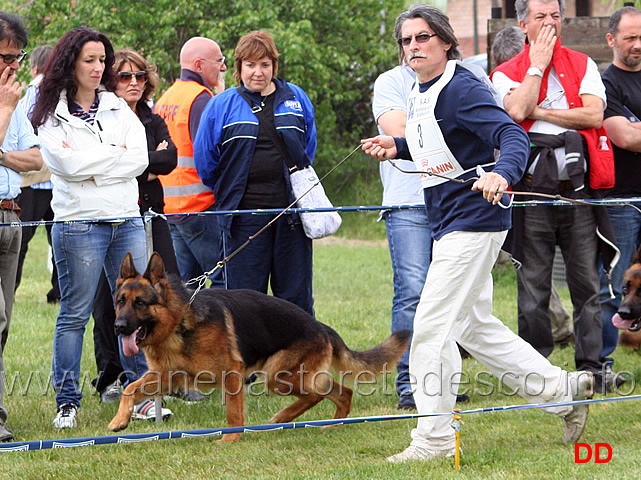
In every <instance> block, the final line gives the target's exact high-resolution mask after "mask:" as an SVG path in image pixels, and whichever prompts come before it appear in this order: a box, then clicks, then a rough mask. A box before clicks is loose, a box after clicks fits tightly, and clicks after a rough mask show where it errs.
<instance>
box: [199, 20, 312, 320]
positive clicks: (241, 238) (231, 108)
mask: <svg viewBox="0 0 641 480" xmlns="http://www.w3.org/2000/svg"><path fill="white" fill-rule="evenodd" d="M234 56H235V58H234V69H235V71H234V79H235V80H236V81H237V82H238V84H239V85H240V86H239V87H238V88H232V89H227V90H225V91H224V92H222V93H220V94H218V95H216V96H215V97H214V98H213V99H212V100H210V101H209V104H208V105H207V107H206V108H205V110H204V112H203V114H202V117H201V120H200V127H199V129H198V134H197V136H196V141H195V142H194V160H195V162H196V169H197V170H198V174H199V175H200V178H201V179H202V181H203V183H204V184H205V185H207V186H208V187H210V188H211V189H212V190H213V191H214V195H215V197H216V208H217V209H218V210H235V209H241V210H252V209H268V208H269V209H271V208H276V209H283V208H285V207H287V206H288V205H290V204H291V203H292V202H293V201H294V200H295V198H294V196H293V193H292V189H291V186H290V180H289V172H290V169H291V168H294V167H297V168H298V169H302V168H305V167H307V166H309V165H310V164H311V163H312V161H313V158H314V153H315V152H316V124H315V122H314V107H313V106H312V103H311V102H310V100H309V98H308V97H307V95H306V94H305V92H304V91H303V89H302V88H300V87H298V86H297V85H294V84H292V83H289V82H286V81H284V80H281V79H280V78H277V77H276V75H277V74H278V58H279V54H278V50H276V45H275V44H274V40H273V39H272V37H271V36H270V35H269V34H268V33H266V32H258V31H256V32H250V33H248V34H246V35H244V36H243V37H242V38H241V39H240V40H239V41H238V45H237V46H236V50H235V53H234ZM275 216H276V215H275V214H272V215H236V216H233V217H232V216H225V217H219V221H220V225H221V230H222V234H223V250H224V255H225V256H228V255H229V254H231V253H232V252H234V251H236V250H237V249H238V248H239V247H240V246H241V245H243V244H244V243H245V242H246V241H247V239H248V238H249V237H250V236H252V235H254V234H255V233H256V232H258V231H259V230H261V229H262V228H263V227H264V226H265V225H266V224H267V223H269V222H270V221H272V220H273V219H274V217H275ZM225 278H226V281H227V288H229V289H239V288H246V289H250V290H257V291H260V292H263V293H267V286H268V284H269V285H270V286H271V289H272V292H273V293H274V296H276V297H280V298H284V299H285V300H289V301H290V302H292V303H294V304H296V305H298V306H299V307H301V308H303V309H304V310H305V311H307V312H308V313H309V314H311V315H314V307H313V305H314V299H313V297H312V240H311V239H309V238H308V237H306V236H305V232H304V231H303V227H302V224H301V222H300V219H299V217H298V215H284V216H282V217H280V218H279V219H278V220H277V221H276V222H275V223H274V224H273V225H272V226H271V228H269V229H267V230H265V231H264V232H263V233H262V234H261V235H260V236H258V237H256V238H254V239H253V240H252V242H251V243H250V244H248V245H247V246H245V248H243V249H242V250H240V251H239V253H238V254H236V255H235V256H234V258H233V260H232V261H230V262H229V263H227V264H226V265H225Z"/></svg>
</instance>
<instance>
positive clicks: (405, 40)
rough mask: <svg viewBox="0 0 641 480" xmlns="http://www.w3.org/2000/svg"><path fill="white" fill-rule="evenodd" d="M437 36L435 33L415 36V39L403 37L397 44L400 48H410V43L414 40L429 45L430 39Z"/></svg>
mask: <svg viewBox="0 0 641 480" xmlns="http://www.w3.org/2000/svg"><path fill="white" fill-rule="evenodd" d="M435 36H436V34H435V33H419V34H418V35H414V37H401V38H399V39H398V40H396V42H397V43H398V45H399V46H400V47H409V46H410V43H412V38H414V40H416V43H427V42H429V41H430V38H432V37H435Z"/></svg>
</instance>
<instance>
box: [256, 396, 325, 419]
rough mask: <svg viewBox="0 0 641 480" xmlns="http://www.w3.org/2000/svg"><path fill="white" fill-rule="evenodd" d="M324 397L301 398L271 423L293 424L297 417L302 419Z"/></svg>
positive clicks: (276, 416)
mask: <svg viewBox="0 0 641 480" xmlns="http://www.w3.org/2000/svg"><path fill="white" fill-rule="evenodd" d="M322 399H323V397H319V396H316V395H309V396H308V397H301V398H299V399H298V400H296V401H295V402H294V403H292V404H291V405H288V406H287V407H285V408H283V409H282V410H280V411H279V412H278V413H276V415H274V416H273V417H272V418H271V420H270V421H269V423H287V422H291V421H292V420H294V419H295V418H297V417H300V416H301V415H302V414H303V413H305V412H306V411H307V410H309V409H310V408H312V407H313V406H315V405H316V404H318V403H319V402H320V401H321V400H322Z"/></svg>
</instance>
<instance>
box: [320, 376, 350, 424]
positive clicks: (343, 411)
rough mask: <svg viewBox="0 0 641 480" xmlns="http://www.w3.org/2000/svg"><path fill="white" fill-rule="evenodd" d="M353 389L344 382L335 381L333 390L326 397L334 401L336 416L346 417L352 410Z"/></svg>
mask: <svg viewBox="0 0 641 480" xmlns="http://www.w3.org/2000/svg"><path fill="white" fill-rule="evenodd" d="M352 394H353V392H352V389H351V388H349V387H346V386H345V385H343V384H342V383H338V382H334V384H333V386H332V390H331V391H330V392H329V393H328V394H327V395H326V398H328V399H329V400H331V401H332V402H334V405H336V412H335V413H334V418H345V417H347V415H349V412H350V411H351V410H352Z"/></svg>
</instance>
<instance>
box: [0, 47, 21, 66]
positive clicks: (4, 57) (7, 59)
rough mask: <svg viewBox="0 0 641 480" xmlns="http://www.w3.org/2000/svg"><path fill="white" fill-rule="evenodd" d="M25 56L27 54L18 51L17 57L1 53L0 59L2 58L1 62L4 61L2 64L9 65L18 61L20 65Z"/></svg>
mask: <svg viewBox="0 0 641 480" xmlns="http://www.w3.org/2000/svg"><path fill="white" fill-rule="evenodd" d="M26 56H27V52H25V51H24V50H20V53H19V54H18V55H13V54H11V53H8V54H6V55H5V54H3V53H0V57H2V61H4V63H6V64H7V65H11V64H12V63H13V62H15V61H16V60H18V63H20V62H22V61H23V60H24V57H26Z"/></svg>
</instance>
